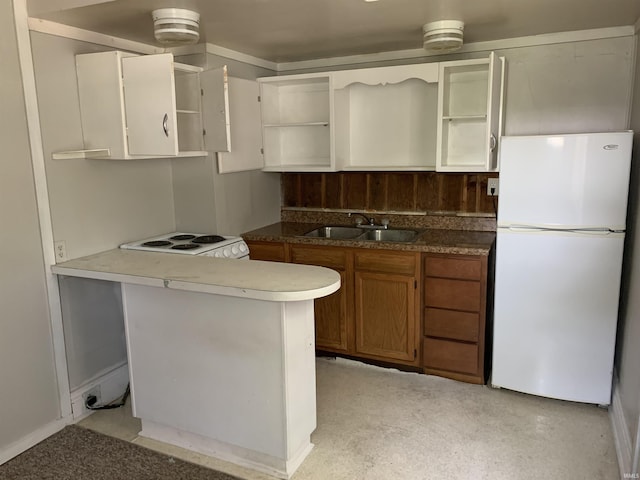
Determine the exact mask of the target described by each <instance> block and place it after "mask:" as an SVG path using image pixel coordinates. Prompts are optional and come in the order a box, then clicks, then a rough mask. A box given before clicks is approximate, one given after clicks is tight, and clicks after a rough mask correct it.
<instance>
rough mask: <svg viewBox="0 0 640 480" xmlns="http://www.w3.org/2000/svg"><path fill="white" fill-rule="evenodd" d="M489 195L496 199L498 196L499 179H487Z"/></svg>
mask: <svg viewBox="0 0 640 480" xmlns="http://www.w3.org/2000/svg"><path fill="white" fill-rule="evenodd" d="M492 190H493V192H492ZM487 195H489V196H490V197H495V196H497V195H498V179H497V178H489V179H487Z"/></svg>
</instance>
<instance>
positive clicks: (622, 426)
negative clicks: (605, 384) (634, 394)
mask: <svg viewBox="0 0 640 480" xmlns="http://www.w3.org/2000/svg"><path fill="white" fill-rule="evenodd" d="M609 418H610V419H611V427H612V430H613V442H614V444H615V447H616V455H617V457H618V468H619V469H620V478H622V477H623V476H624V474H625V473H630V472H631V466H632V465H631V460H632V459H631V454H632V445H631V437H630V436H629V427H628V425H627V421H626V420H625V418H624V411H623V410H622V401H621V400H620V392H619V390H618V379H617V377H616V378H615V381H614V385H613V396H612V402H611V408H610V409H609Z"/></svg>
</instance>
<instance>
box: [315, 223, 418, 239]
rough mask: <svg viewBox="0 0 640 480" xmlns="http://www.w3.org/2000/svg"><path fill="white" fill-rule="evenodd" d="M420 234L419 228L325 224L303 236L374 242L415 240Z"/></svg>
mask: <svg viewBox="0 0 640 480" xmlns="http://www.w3.org/2000/svg"><path fill="white" fill-rule="evenodd" d="M419 234H420V232H419V231H417V230H409V229H402V228H390V229H387V228H371V227H367V228H366V229H365V228H358V227H342V226H324V227H320V228H316V229H315V230H311V231H310V232H307V233H305V234H304V235H303V236H305V237H312V238H327V239H332V240H371V241H374V242H401V243H410V242H413V241H414V240H415V239H416V238H417V237H418V235H419Z"/></svg>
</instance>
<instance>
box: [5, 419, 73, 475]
mask: <svg viewBox="0 0 640 480" xmlns="http://www.w3.org/2000/svg"><path fill="white" fill-rule="evenodd" d="M69 423H70V419H69V418H61V419H58V420H55V421H53V422H51V423H48V424H46V425H44V426H43V427H40V428H39V429H37V430H36V431H34V432H31V433H29V434H28V435H26V436H24V437H22V438H21V439H20V440H18V441H16V442H13V443H11V444H9V445H8V446H7V447H5V448H3V449H2V450H0V465H2V464H3V463H5V462H7V461H9V460H11V459H12V458H13V457H15V456H18V455H20V454H21V453H22V452H24V451H25V450H28V449H30V448H31V447H33V446H34V445H35V444H37V443H39V442H41V441H42V440H44V439H45V438H48V437H50V436H51V435H53V434H54V433H56V432H58V431H60V430H62V429H63V428H64V427H65V426H67V424H69Z"/></svg>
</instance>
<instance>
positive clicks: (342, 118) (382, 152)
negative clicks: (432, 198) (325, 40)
mask: <svg viewBox="0 0 640 480" xmlns="http://www.w3.org/2000/svg"><path fill="white" fill-rule="evenodd" d="M503 78H504V59H502V58H498V57H496V55H495V54H494V53H491V54H490V55H489V56H488V58H484V59H476V60H461V61H453V62H442V63H422V64H415V65H398V66H391V67H377V68H363V69H357V70H342V71H335V72H324V73H312V74H302V75H283V76H278V77H267V78H260V79H258V81H259V83H260V91H261V98H262V102H261V116H262V137H263V138H262V142H263V151H264V167H263V169H264V170H267V171H279V172H286V171H292V172H327V171H339V170H361V171H375V170H389V171H421V170H422V171H433V170H437V171H442V172H490V171H496V170H497V168H498V167H497V147H498V145H497V143H498V139H499V138H500V133H501V132H500V129H501V112H502V96H503V95H502V93H503Z"/></svg>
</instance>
